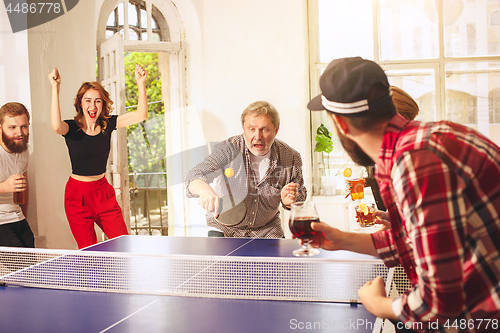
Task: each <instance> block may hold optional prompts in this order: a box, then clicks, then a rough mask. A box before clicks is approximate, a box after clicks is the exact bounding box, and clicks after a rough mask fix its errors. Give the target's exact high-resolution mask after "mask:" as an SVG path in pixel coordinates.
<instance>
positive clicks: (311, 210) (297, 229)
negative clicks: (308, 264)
mask: <svg viewBox="0 0 500 333" xmlns="http://www.w3.org/2000/svg"><path fill="white" fill-rule="evenodd" d="M311 222H320V220H319V215H318V212H317V211H316V206H315V205H314V202H312V201H301V202H295V203H293V204H292V208H291V212H290V220H289V226H290V231H291V232H292V234H293V235H294V236H295V238H299V239H302V241H303V245H302V247H301V248H300V249H297V250H295V251H293V254H294V255H295V256H297V257H309V256H315V255H317V254H318V253H319V250H318V249H315V248H313V247H312V246H311V245H310V244H309V243H310V242H311V241H312V240H313V237H314V234H315V233H316V232H315V231H314V230H312V228H311Z"/></svg>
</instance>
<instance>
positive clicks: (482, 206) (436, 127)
mask: <svg viewBox="0 0 500 333" xmlns="http://www.w3.org/2000/svg"><path fill="white" fill-rule="evenodd" d="M376 178H377V181H378V183H379V186H380V192H381V195H382V198H383V200H384V203H385V205H386V207H387V208H388V213H389V216H390V221H391V225H392V229H391V230H388V231H383V232H378V233H375V234H373V235H372V238H373V241H374V244H375V246H376V248H377V251H378V253H379V255H380V257H381V258H382V259H383V260H384V262H385V264H386V265H387V266H389V267H392V266H395V265H397V264H400V263H401V264H402V265H403V267H404V268H405V271H406V274H407V275H408V277H409V280H410V282H411V283H412V285H413V286H414V287H413V289H412V290H408V291H406V292H405V293H404V294H403V295H402V296H401V297H399V298H396V299H395V300H394V301H393V310H394V312H395V314H396V315H397V316H398V318H399V319H400V320H401V321H403V322H415V323H418V322H420V323H423V324H424V328H425V327H426V325H429V324H431V325H432V324H434V326H436V324H437V323H439V325H442V326H444V327H445V329H444V331H453V329H455V328H457V327H458V328H464V326H463V325H462V326H460V323H465V328H466V330H468V331H470V332H491V331H495V330H492V329H493V328H495V327H493V326H492V325H491V323H490V325H489V327H486V321H484V319H493V320H496V323H497V326H496V328H497V329H500V326H499V325H500V323H499V319H500V282H499V281H500V148H499V147H498V146H496V145H495V144H494V143H492V142H491V141H489V140H488V139H487V138H485V137H484V136H482V135H480V134H478V133H477V132H475V131H474V130H472V129H470V128H467V127H465V126H461V125H458V124H454V123H450V122H435V123H421V122H418V121H412V122H408V121H407V120H405V119H404V118H403V117H401V116H399V115H397V116H395V117H394V118H393V119H392V120H391V122H390V123H389V124H388V126H387V129H386V132H385V134H384V138H383V143H382V148H381V151H380V157H379V159H378V161H377V172H376ZM453 323H455V326H453ZM413 327H418V326H413ZM431 327H432V326H431ZM432 328H435V327H432ZM441 330H442V331H443V328H441ZM431 331H432V330H431Z"/></svg>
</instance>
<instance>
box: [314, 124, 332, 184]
mask: <svg viewBox="0 0 500 333" xmlns="http://www.w3.org/2000/svg"><path fill="white" fill-rule="evenodd" d="M332 150H333V141H332V135H331V134H330V131H329V130H328V128H326V126H325V125H323V124H321V125H320V126H319V127H318V129H317V130H316V147H315V148H314V151H317V152H319V153H326V154H327V155H326V158H327V161H328V163H326V164H325V154H321V160H322V162H323V175H324V176H326V169H327V168H328V175H330V155H329V154H330V153H331V152H332Z"/></svg>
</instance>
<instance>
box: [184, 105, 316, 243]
mask: <svg viewBox="0 0 500 333" xmlns="http://www.w3.org/2000/svg"><path fill="white" fill-rule="evenodd" d="M241 124H242V126H243V134H241V135H238V136H234V137H231V138H229V139H227V140H225V141H223V142H221V143H219V144H217V145H215V147H214V149H213V151H212V153H211V154H210V156H208V157H207V158H206V159H205V160H204V161H203V162H201V163H200V164H198V165H197V166H196V167H194V168H193V169H192V170H191V171H190V172H189V174H188V176H187V179H186V186H187V196H188V197H189V198H193V197H199V201H198V202H199V204H200V205H201V206H202V207H203V208H204V209H205V210H206V211H207V214H206V218H207V224H208V225H209V226H212V227H215V228H216V229H218V230H220V232H215V235H217V236H225V237H253V238H257V237H258V238H282V237H284V232H283V228H282V227H281V219H280V213H279V210H278V208H279V205H280V204H281V205H282V206H283V207H284V208H285V209H290V205H291V204H292V203H294V202H296V201H304V200H305V199H306V197H307V191H306V188H305V186H304V179H303V177H302V159H301V157H300V154H299V153H298V152H297V151H296V150H295V149H293V148H291V147H290V146H289V145H287V144H286V143H284V142H283V141H281V140H278V139H276V134H277V133H278V129H279V125H280V118H279V114H278V112H277V111H276V109H275V108H274V107H273V106H272V105H271V104H269V103H268V102H264V101H258V102H254V103H252V104H250V105H249V106H248V107H247V108H246V109H245V110H244V111H243V113H242V114H241ZM223 173H225V174H226V176H227V177H226V178H225V179H224V176H223ZM214 179H216V182H215V184H214V187H212V186H210V185H209V184H210V183H212V182H213V181H214ZM226 180H227V185H226ZM229 191H230V193H229ZM228 194H231V195H232V196H233V198H234V201H235V205H238V204H239V203H240V202H241V201H244V202H245V205H246V210H247V212H246V215H245V217H244V219H243V221H241V223H239V224H237V225H234V226H227V225H224V224H221V223H219V222H218V221H217V220H216V218H217V216H218V214H219V205H220V198H222V197H223V196H226V195H228ZM209 235H214V232H212V231H211V232H209Z"/></svg>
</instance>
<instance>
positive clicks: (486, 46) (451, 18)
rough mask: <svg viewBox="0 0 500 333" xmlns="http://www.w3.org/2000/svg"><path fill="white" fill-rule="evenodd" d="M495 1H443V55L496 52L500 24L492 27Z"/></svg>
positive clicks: (483, 54)
mask: <svg viewBox="0 0 500 333" xmlns="http://www.w3.org/2000/svg"><path fill="white" fill-rule="evenodd" d="M499 9H500V3H499V2H498V1H485V0H482V1H480V0H476V1H462V0H449V1H443V12H444V23H445V27H444V33H445V36H444V40H445V41H446V42H445V54H446V56H447V57H465V56H472V55H473V56H485V55H500V53H499V50H498V49H497V48H496V45H497V44H498V43H499V42H500V26H496V25H495V24H496V16H495V15H497V14H495V12H498V10H499Z"/></svg>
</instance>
